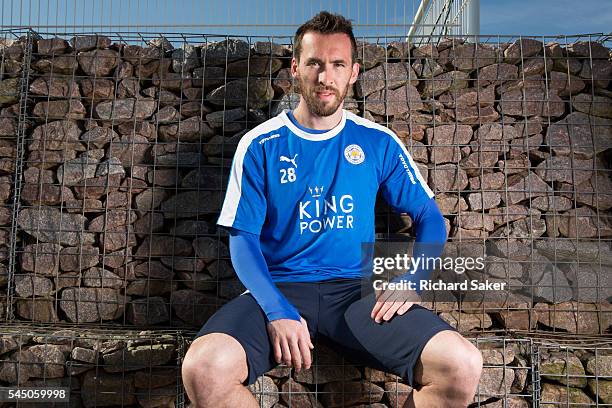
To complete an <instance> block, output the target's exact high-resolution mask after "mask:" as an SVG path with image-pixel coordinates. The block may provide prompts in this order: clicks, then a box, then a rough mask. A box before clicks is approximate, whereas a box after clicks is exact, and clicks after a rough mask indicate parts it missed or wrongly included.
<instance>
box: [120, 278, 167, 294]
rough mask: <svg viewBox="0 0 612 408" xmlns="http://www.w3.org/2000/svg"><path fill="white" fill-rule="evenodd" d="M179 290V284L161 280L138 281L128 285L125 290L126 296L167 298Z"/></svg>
mask: <svg viewBox="0 0 612 408" xmlns="http://www.w3.org/2000/svg"><path fill="white" fill-rule="evenodd" d="M177 289H178V282H177V281H173V282H167V281H161V280H152V279H151V280H136V281H132V282H130V283H129V284H128V286H127V288H126V289H125V293H126V295H134V296H141V297H147V298H148V297H150V296H167V295H168V294H170V293H172V292H174V291H176V290H177Z"/></svg>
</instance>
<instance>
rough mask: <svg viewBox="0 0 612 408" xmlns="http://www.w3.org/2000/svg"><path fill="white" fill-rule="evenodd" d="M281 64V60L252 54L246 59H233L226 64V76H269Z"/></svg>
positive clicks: (234, 77) (233, 77)
mask: <svg viewBox="0 0 612 408" xmlns="http://www.w3.org/2000/svg"><path fill="white" fill-rule="evenodd" d="M282 66H283V62H282V60H280V59H278V58H269V57H262V56H257V55H255V56H252V57H251V58H249V59H248V60H247V61H240V60H239V61H233V62H230V63H229V64H227V69H226V71H225V72H226V73H227V78H232V79H236V78H246V77H249V76H250V77H251V78H253V77H263V78H266V77H268V78H269V77H271V76H272V74H274V73H275V72H276V71H278V70H279V69H280V68H281V67H282Z"/></svg>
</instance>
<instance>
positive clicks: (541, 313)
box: [534, 302, 606, 334]
mask: <svg viewBox="0 0 612 408" xmlns="http://www.w3.org/2000/svg"><path fill="white" fill-rule="evenodd" d="M534 309H535V310H536V311H537V313H538V321H539V322H540V323H542V324H544V325H546V326H548V327H551V328H554V329H556V330H559V329H561V330H565V331H568V332H570V333H582V334H597V333H600V324H599V323H600V322H599V320H600V317H598V315H599V313H598V312H597V310H598V307H597V305H594V304H590V303H576V302H563V303H558V304H554V305H553V304H547V303H537V304H536V305H535V306H534ZM605 329H606V326H604V327H602V328H601V333H603V331H604V330H605Z"/></svg>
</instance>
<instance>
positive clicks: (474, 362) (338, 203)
mask: <svg viewBox="0 0 612 408" xmlns="http://www.w3.org/2000/svg"><path fill="white" fill-rule="evenodd" d="M356 53H357V49H356V42H355V38H354V36H353V32H352V27H351V23H350V22H349V21H347V20H346V19H345V18H343V17H342V16H339V15H333V14H330V13H327V12H321V13H319V14H318V15H317V16H315V17H314V18H313V19H312V20H310V21H308V22H306V23H305V24H304V25H302V26H301V27H300V28H299V29H298V30H297V33H296V36H295V42H294V58H293V59H292V62H291V71H292V74H293V76H294V78H295V79H296V82H297V84H298V85H299V91H300V94H301V96H300V102H299V104H298V106H297V108H296V109H295V110H294V111H293V112H289V111H285V112H282V113H281V114H279V115H278V116H276V117H274V118H272V119H270V120H268V121H267V122H265V123H263V124H261V125H259V126H257V127H256V128H254V129H253V130H251V131H249V132H248V133H247V134H246V135H244V137H243V138H242V139H241V140H240V143H239V144H238V148H237V151H236V154H235V157H234V161H233V165H232V170H231V174H230V180H229V184H228V189H227V193H226V197H225V201H224V204H223V209H222V211H221V215H220V217H219V220H218V224H219V225H221V226H224V227H227V228H229V230H230V253H231V258H232V263H233V265H234V269H235V270H236V273H237V275H238V277H239V278H240V280H241V281H242V283H243V284H244V286H245V287H246V288H247V289H248V290H247V291H246V292H245V293H243V294H242V295H241V296H238V297H237V298H236V299H233V300H232V301H230V302H229V303H227V304H226V305H224V306H223V307H221V308H220V309H219V310H218V311H217V313H215V315H213V316H212V317H211V318H210V319H209V320H208V322H207V323H206V324H205V325H204V327H202V329H201V330H200V331H199V333H198V335H197V337H196V339H195V340H194V342H193V343H192V345H191V347H190V348H189V350H188V352H187V354H186V356H185V359H184V362H183V367H182V375H183V382H184V386H185V389H186V391H187V394H188V396H189V399H190V400H191V401H192V402H193V404H194V406H196V407H256V406H257V403H256V400H255V399H254V397H253V396H252V395H251V393H250V392H249V391H248V389H247V388H246V387H245V385H249V384H252V383H254V382H255V380H256V378H257V377H258V376H260V375H262V374H264V373H265V372H267V371H269V370H270V369H272V368H273V367H275V366H276V365H277V364H279V363H281V362H283V363H285V364H287V365H288V366H291V367H293V368H294V369H295V370H296V371H299V370H301V369H302V368H306V369H307V368H309V367H310V365H311V362H312V356H311V352H312V351H311V350H312V349H313V347H314V346H313V339H318V338H319V337H320V338H323V339H325V340H326V341H329V342H330V343H331V344H332V346H334V347H335V348H337V350H339V351H340V352H342V353H343V354H344V355H346V356H347V357H348V358H351V359H353V360H356V361H357V362H361V363H363V364H366V365H368V366H370V367H373V368H377V369H380V370H384V371H387V372H391V373H394V374H397V375H400V376H402V377H403V378H405V379H406V381H407V382H408V383H409V384H410V385H411V386H413V387H414V391H413V392H412V394H411V395H410V397H409V398H408V402H407V405H408V406H409V407H445V408H448V407H465V406H467V405H468V404H469V403H470V402H471V401H472V399H473V397H474V393H475V391H476V388H477V386H478V382H479V378H480V374H481V370H482V357H481V354H480V352H479V351H478V349H477V348H476V347H474V346H473V345H472V344H471V343H470V342H469V341H468V340H466V339H465V338H463V337H462V336H461V335H459V333H457V331H456V330H455V329H454V328H453V327H451V326H450V325H448V324H447V323H446V322H444V321H443V320H442V319H440V318H439V317H438V316H437V315H436V314H435V313H433V312H432V311H430V310H428V309H426V308H424V307H422V306H420V305H418V303H417V302H414V300H415V299H414V298H411V299H410V300H405V301H394V300H390V299H389V297H388V296H387V294H386V292H385V293H382V294H378V295H379V296H378V297H377V296H375V294H374V293H372V294H370V295H367V296H362V277H363V276H362V270H361V262H362V253H361V251H362V246H361V244H362V243H368V242H370V243H371V242H373V241H374V204H375V201H376V195H377V192H378V190H379V188H380V190H381V192H382V195H383V197H384V198H385V199H386V201H387V202H388V203H389V204H390V205H391V206H392V207H393V208H395V209H396V210H398V211H404V212H407V213H409V214H410V216H411V217H412V219H413V220H414V224H415V230H416V240H417V242H424V243H425V242H432V243H438V244H440V245H441V246H443V244H444V242H445V241H446V229H445V225H444V219H443V217H442V214H441V213H440V211H439V210H438V207H437V206H436V204H435V202H434V199H433V193H432V191H431V190H430V189H429V187H428V186H427V184H426V183H425V181H424V180H423V178H422V177H421V175H420V173H419V171H418V169H417V168H416V166H415V165H414V163H413V161H412V158H411V157H410V155H409V154H408V152H407V151H406V148H405V147H404V146H403V144H402V143H401V141H400V140H399V139H398V137H397V136H396V135H395V134H394V133H393V132H392V131H390V130H389V129H387V128H385V127H383V126H380V125H378V124H376V123H373V122H371V121H368V120H366V119H363V118H360V117H358V116H356V115H354V114H352V113H350V112H347V111H345V110H343V109H342V104H343V101H344V98H345V97H346V94H347V92H348V89H349V87H350V86H352V85H353V84H354V83H355V81H356V80H357V76H358V74H359V64H357V63H356V62H355V59H356ZM438 255H439V254H438ZM411 300H412V301H411ZM315 343H316V342H315Z"/></svg>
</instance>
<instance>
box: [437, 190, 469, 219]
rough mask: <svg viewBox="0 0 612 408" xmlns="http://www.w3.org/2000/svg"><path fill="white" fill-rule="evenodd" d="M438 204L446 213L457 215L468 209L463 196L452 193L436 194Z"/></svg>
mask: <svg viewBox="0 0 612 408" xmlns="http://www.w3.org/2000/svg"><path fill="white" fill-rule="evenodd" d="M435 199H436V204H437V205H438V208H439V209H440V211H441V212H442V214H444V215H455V214H457V213H458V212H463V211H466V210H467V209H468V206H467V203H466V202H465V199H464V198H463V197H460V196H457V195H451V194H444V193H441V194H436V196H435Z"/></svg>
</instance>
